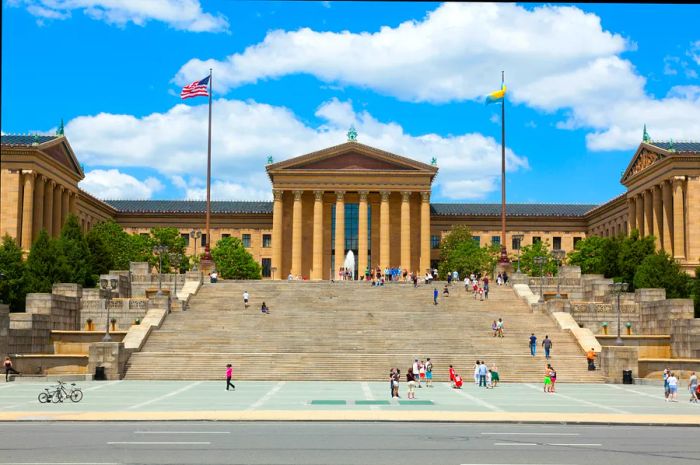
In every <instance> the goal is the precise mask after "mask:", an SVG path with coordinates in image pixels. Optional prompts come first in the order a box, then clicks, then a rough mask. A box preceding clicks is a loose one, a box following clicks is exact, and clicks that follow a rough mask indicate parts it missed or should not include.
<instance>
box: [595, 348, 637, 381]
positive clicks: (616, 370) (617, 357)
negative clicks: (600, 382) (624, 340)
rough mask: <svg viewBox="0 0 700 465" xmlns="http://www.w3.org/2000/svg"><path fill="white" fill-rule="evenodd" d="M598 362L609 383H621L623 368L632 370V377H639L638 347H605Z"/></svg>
mask: <svg viewBox="0 0 700 465" xmlns="http://www.w3.org/2000/svg"><path fill="white" fill-rule="evenodd" d="M598 362H599V364H600V369H601V370H602V371H603V375H604V376H605V381H606V382H607V383H615V384H621V383H622V371H623V370H632V378H638V377H639V348H638V347H628V346H621V347H618V346H606V347H603V350H602V351H601V353H600V356H599V357H598Z"/></svg>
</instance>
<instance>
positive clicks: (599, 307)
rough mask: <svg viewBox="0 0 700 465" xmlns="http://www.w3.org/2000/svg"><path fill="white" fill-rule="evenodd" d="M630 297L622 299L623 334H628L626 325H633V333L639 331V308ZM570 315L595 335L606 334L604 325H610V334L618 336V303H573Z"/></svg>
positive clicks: (621, 320) (621, 319)
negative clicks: (604, 323) (605, 323)
mask: <svg viewBox="0 0 700 465" xmlns="http://www.w3.org/2000/svg"><path fill="white" fill-rule="evenodd" d="M631 297H632V296H631V295H630V297H628V298H626V299H625V300H623V299H620V323H621V324H622V328H620V330H621V333H622V334H627V328H626V327H625V323H627V322H628V321H629V322H630V323H632V332H633V333H636V332H637V331H638V330H639V329H638V328H639V321H640V319H639V306H638V305H636V304H635V303H634V302H630V300H631ZM568 311H569V313H571V316H573V317H574V319H575V320H576V321H577V322H578V324H579V325H581V327H582V328H588V329H590V330H591V331H592V332H593V333H594V334H605V330H604V328H603V325H602V323H603V322H607V323H608V334H617V302H615V303H614V304H613V303H604V302H571V305H570V307H569V310H568Z"/></svg>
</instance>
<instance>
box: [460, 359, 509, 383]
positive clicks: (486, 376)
mask: <svg viewBox="0 0 700 465" xmlns="http://www.w3.org/2000/svg"><path fill="white" fill-rule="evenodd" d="M449 374H450V382H451V383H452V388H453V389H462V384H463V383H464V381H463V380H462V377H461V376H460V375H459V373H457V372H456V371H455V369H454V367H453V366H452V365H450V371H449ZM499 381H500V376H499V374H498V367H497V366H496V364H495V363H494V364H493V365H491V368H488V367H487V366H486V362H485V361H484V360H477V361H476V363H475V364H474V385H476V386H479V387H484V388H486V389H492V388H495V387H496V386H498V383H499Z"/></svg>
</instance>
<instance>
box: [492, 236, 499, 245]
mask: <svg viewBox="0 0 700 465" xmlns="http://www.w3.org/2000/svg"><path fill="white" fill-rule="evenodd" d="M491 244H493V245H501V236H491Z"/></svg>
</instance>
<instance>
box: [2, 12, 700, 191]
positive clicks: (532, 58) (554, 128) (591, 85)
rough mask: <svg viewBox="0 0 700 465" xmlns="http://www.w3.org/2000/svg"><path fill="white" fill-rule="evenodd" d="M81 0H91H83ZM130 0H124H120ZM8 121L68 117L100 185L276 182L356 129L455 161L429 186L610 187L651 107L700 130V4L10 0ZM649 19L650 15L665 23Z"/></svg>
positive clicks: (698, 134)
mask: <svg viewBox="0 0 700 465" xmlns="http://www.w3.org/2000/svg"><path fill="white" fill-rule="evenodd" d="M75 5H79V6H75ZM115 5H116V6H115ZM2 8H3V11H2V12H3V19H2V22H3V23H2V26H3V28H2V65H3V66H2V131H3V133H27V132H34V131H38V132H49V131H52V130H55V127H56V126H57V124H58V121H59V120H60V119H61V118H63V119H64V120H65V122H66V135H67V136H68V139H69V141H70V142H71V144H72V146H73V148H74V149H75V151H76V154H77V155H78V157H79V159H80V160H81V162H82V163H83V164H84V167H85V171H86V173H87V177H86V179H85V180H84V181H83V183H82V184H81V187H82V188H83V189H85V190H87V191H89V192H91V193H93V194H95V195H97V196H98V197H100V198H154V199H182V198H202V197H203V195H204V179H205V170H206V165H205V162H206V99H205V98H197V99H190V100H187V101H184V103H183V101H181V100H180V98H179V91H180V88H181V87H182V85H183V84H185V83H189V82H192V81H193V80H195V79H200V78H202V77H204V76H205V75H206V73H207V71H208V69H209V67H212V68H214V97H215V102H214V116H215V118H214V126H213V131H214V140H213V158H214V170H213V173H214V175H213V177H214V179H213V181H214V182H213V191H214V197H215V198H217V199H237V200H254V199H269V198H271V192H270V185H269V181H268V180H267V177H266V176H265V174H264V165H265V162H266V160H267V156H268V155H271V156H273V158H274V159H275V161H279V160H282V159H285V158H289V157H292V156H296V155H301V154H303V153H307V152H310V151H314V150H318V149H320V148H323V147H326V146H330V145H335V144H338V143H342V142H344V141H345V132H346V131H347V128H348V127H349V126H350V125H351V124H353V125H354V126H355V127H357V129H358V132H359V138H358V140H359V141H360V142H363V143H366V144H368V145H373V146H376V147H379V148H381V149H384V150H388V151H392V152H395V153H399V154H402V155H405V156H408V157H412V158H416V159H419V160H422V161H426V162H429V161H430V159H431V158H432V157H433V156H435V157H436V158H437V161H438V166H439V167H440V173H439V175H438V178H437V179H436V183H435V186H434V190H433V201H445V202H497V201H499V200H500V178H499V170H500V119H499V113H500V111H499V110H500V109H499V108H498V106H496V105H491V106H485V105H484V104H483V101H482V98H483V95H485V94H486V93H487V92H489V91H492V90H495V89H497V87H498V86H499V84H500V71H501V70H505V71H506V84H507V85H508V86H509V94H508V97H509V99H508V103H507V106H506V110H507V112H508V115H507V131H508V133H507V147H508V150H509V152H508V166H509V172H508V176H507V178H508V180H507V189H508V198H509V201H512V202H545V203H555V202H568V203H600V202H604V201H606V200H608V199H611V198H612V197H614V196H616V195H618V194H620V193H621V192H622V191H623V187H622V186H621V185H620V184H619V178H620V174H621V172H622V171H623V170H624V169H625V168H626V166H627V164H628V163H629V160H630V157H631V156H632V154H633V152H634V150H635V148H636V147H637V146H638V144H639V142H640V141H641V135H642V126H643V124H645V123H646V124H647V125H648V130H649V132H650V134H651V136H652V138H656V139H658V140H667V139H669V138H673V139H674V140H682V139H694V140H697V139H700V77H699V75H700V32H699V31H698V28H697V23H698V21H699V20H700V6H698V5H614V4H599V5H577V4H572V5H555V6H552V5H549V6H546V5H544V6H543V5H537V4H524V5H516V4H464V5H462V4H446V5H442V4H440V3H417V2H410V3H370V2H339V3H338V2H262V1H261V2H219V1H201V2H200V1H199V0H157V1H156V0H153V1H149V2H142V4H140V5H136V6H134V5H133V4H130V3H127V2H125V4H124V5H123V6H119V5H118V2H107V1H106V0H82V1H81V2H73V3H71V2H66V3H63V4H58V6H57V5H56V2H53V1H49V0H4V1H3V6H2ZM650 24H653V28H651V27H650Z"/></svg>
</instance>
